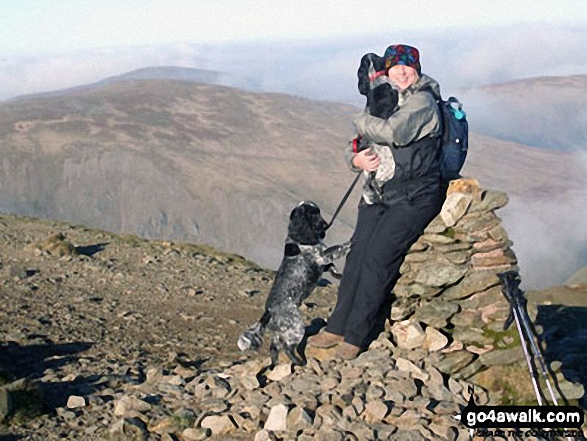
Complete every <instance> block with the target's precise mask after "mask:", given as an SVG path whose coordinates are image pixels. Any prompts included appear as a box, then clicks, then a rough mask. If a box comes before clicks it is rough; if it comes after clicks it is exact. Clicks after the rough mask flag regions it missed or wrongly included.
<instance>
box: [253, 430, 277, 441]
mask: <svg viewBox="0 0 587 441" xmlns="http://www.w3.org/2000/svg"><path fill="white" fill-rule="evenodd" d="M274 439H275V438H272V437H271V434H270V433H269V431H268V430H267V429H263V430H259V431H258V432H257V433H256V434H255V438H253V440H254V441H273V440H274Z"/></svg>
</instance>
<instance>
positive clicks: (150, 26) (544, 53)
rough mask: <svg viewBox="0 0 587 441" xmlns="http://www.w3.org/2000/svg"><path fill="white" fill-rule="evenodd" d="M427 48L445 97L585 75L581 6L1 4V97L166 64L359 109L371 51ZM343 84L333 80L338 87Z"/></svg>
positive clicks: (586, 13) (414, 0)
mask: <svg viewBox="0 0 587 441" xmlns="http://www.w3.org/2000/svg"><path fill="white" fill-rule="evenodd" d="M399 42H401V43H407V44H412V45H416V46H417V47H419V48H420V51H421V54H422V57H423V60H422V65H423V68H424V71H425V72H428V73H430V72H432V73H433V74H434V77H435V78H437V79H438V80H440V81H442V84H445V85H446V86H447V87H449V88H452V87H454V88H458V87H474V86H477V85H482V84H485V83H492V82H499V81H507V80H510V79H516V78H524V77H529V76H537V75H566V74H576V73H587V51H585V47H586V46H587V44H586V43H587V8H586V7H585V2H584V0H575V1H565V0H559V1H556V2H554V1H552V0H550V1H544V0H518V1H511V0H469V1H464V0H460V1H457V0H430V1H429V0H410V1H392V0H388V1H371V0H363V1H354V0H335V1H333V0H321V1H314V0H310V1H308V0H298V1H295V2H293V1H290V2H287V1H276V0H271V1H269V0H249V1H245V0H243V1H238V0H193V1H187V0H174V1H172V2H170V1H167V0H166V1H160V0H126V1H123V0H117V1H113V0H84V1H79V0H1V1H0V84H2V87H1V88H0V100H5V99H9V98H12V97H14V96H18V95H23V94H30V93H38V92H46V91H51V90H58V89H63V88H67V87H71V86H77V85H83V84H88V83H91V82H95V81H99V80H101V79H103V78H105V77H108V76H113V75H119V74H122V73H125V72H128V71H130V70H134V69H138V68H143V67H148V66H158V65H172V66H181V67H193V68H204V69H211V70H218V71H222V72H229V73H230V74H231V75H234V76H235V77H249V78H252V79H253V80H254V81H256V82H257V83H258V84H260V86H261V88H262V89H263V90H267V91H276V92H285V93H292V94H297V95H302V96H306V97H310V98H317V99H327V100H332V101H343V102H351V101H353V99H357V94H356V89H355V84H354V83H355V73H356V69H357V65H358V61H359V60H360V58H361V56H362V55H363V54H364V53H366V52H375V53H378V54H382V53H383V51H384V50H385V48H386V47H387V46H388V45H390V44H393V43H399ZM333 78H336V81H333Z"/></svg>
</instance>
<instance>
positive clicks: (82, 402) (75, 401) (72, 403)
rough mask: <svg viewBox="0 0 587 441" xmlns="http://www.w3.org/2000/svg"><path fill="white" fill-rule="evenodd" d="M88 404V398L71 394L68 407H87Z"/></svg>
mask: <svg viewBox="0 0 587 441" xmlns="http://www.w3.org/2000/svg"><path fill="white" fill-rule="evenodd" d="M85 406H86V399H85V398H84V397H79V396H77V395H71V396H70V397H69V398H68V399H67V407H68V408H69V409H76V408H78V407H85Z"/></svg>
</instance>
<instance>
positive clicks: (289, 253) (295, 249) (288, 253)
mask: <svg viewBox="0 0 587 441" xmlns="http://www.w3.org/2000/svg"><path fill="white" fill-rule="evenodd" d="M300 253H301V251H300V247H299V246H297V245H296V244H295V243H286V244H285V251H284V253H283V254H284V256H285V257H294V256H297V255H298V254H300Z"/></svg>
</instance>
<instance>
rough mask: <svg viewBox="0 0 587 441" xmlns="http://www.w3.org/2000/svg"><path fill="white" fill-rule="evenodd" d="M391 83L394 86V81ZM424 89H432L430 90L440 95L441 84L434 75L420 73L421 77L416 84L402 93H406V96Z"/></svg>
mask: <svg viewBox="0 0 587 441" xmlns="http://www.w3.org/2000/svg"><path fill="white" fill-rule="evenodd" d="M391 84H392V86H394V83H393V82H391ZM422 89H430V90H432V92H433V94H434V95H436V96H438V97H440V85H439V84H438V81H436V80H435V79H434V78H432V77H429V76H428V75H426V74H422V75H420V78H418V79H417V80H416V82H415V83H414V84H412V85H411V86H410V87H408V88H407V89H405V90H403V91H401V92H400V94H401V95H404V97H406V96H409V95H412V94H414V93H416V92H418V91H420V90H422Z"/></svg>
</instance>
